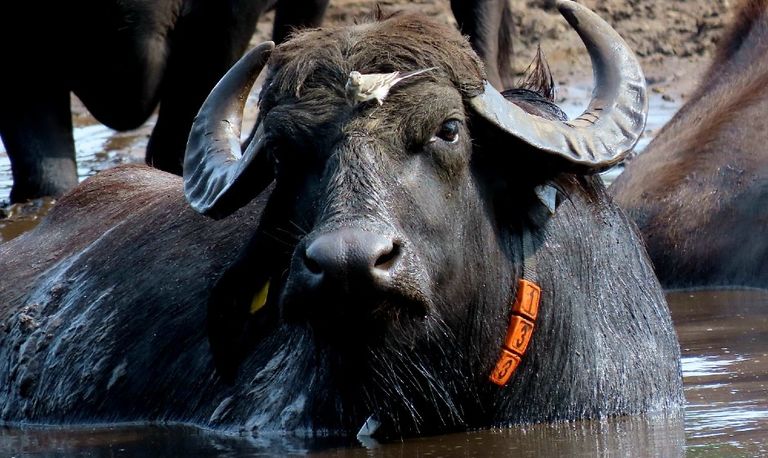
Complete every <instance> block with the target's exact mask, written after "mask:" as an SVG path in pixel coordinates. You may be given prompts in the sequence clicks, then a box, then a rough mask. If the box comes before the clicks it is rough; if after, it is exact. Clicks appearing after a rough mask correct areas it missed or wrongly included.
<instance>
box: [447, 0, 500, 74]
mask: <svg viewBox="0 0 768 458" xmlns="http://www.w3.org/2000/svg"><path fill="white" fill-rule="evenodd" d="M451 9H452V10H453V15H454V17H455V18H456V22H457V23H458V25H459V29H460V30H461V32H462V33H463V34H465V35H469V39H470V42H471V43H472V47H473V48H474V49H475V52H477V54H478V55H479V56H480V58H481V59H482V60H483V62H484V63H485V70H486V72H487V74H488V80H489V81H490V82H491V84H493V85H494V86H496V88H497V89H506V88H510V87H512V85H513V84H514V80H513V78H512V69H511V67H510V58H511V55H512V32H513V23H512V11H511V9H510V7H509V0H451Z"/></svg>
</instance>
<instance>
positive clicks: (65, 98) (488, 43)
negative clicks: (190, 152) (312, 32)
mask: <svg viewBox="0 0 768 458" xmlns="http://www.w3.org/2000/svg"><path fill="white" fill-rule="evenodd" d="M327 4H328V0H294V1H276V0H223V1H209V0H157V1H146V0H130V1H124V2H115V1H113V0H109V1H100V0H78V1H75V2H53V3H51V4H46V5H44V6H40V5H37V4H35V3H29V2H4V3H3V5H2V6H0V21H2V22H0V34H2V35H0V59H1V62H2V63H3V68H4V70H3V71H2V72H1V73H0V91H1V92H0V96H1V97H2V104H0V136H2V140H3V143H4V145H5V148H6V150H7V152H8V156H9V157H10V160H11V166H12V172H13V188H12V189H11V195H10V198H11V202H12V203H13V202H22V201H25V200H28V199H32V198H37V197H42V196H60V195H61V194H63V193H64V192H66V191H67V190H69V189H71V188H72V187H73V186H74V185H75V184H77V165H76V162H75V146H74V140H73V137H72V119H71V114H70V92H72V93H74V94H75V95H77V97H78V98H79V99H80V100H81V101H82V102H83V103H84V105H85V106H86V107H87V109H88V110H89V111H90V112H91V113H92V114H93V115H94V117H95V118H96V119H97V120H98V121H100V122H102V123H104V124H106V125H107V126H108V127H110V128H113V129H117V130H128V129H134V128H137V127H139V126H140V125H141V124H143V123H144V122H145V121H147V119H148V118H149V116H150V115H151V114H152V112H153V111H154V110H155V109H156V108H157V106H158V104H160V110H159V113H158V117H157V122H156V124H155V126H154V128H153V130H152V135H151V137H150V139H149V143H148V145H147V150H146V162H147V163H148V164H150V165H152V166H154V167H157V168H159V169H161V170H165V171H168V172H171V173H175V174H181V163H182V159H183V154H184V146H185V144H186V140H187V136H188V134H189V127H190V125H191V124H192V119H193V117H194V115H195V113H197V110H198V109H199V108H200V105H201V104H202V102H203V100H204V98H205V96H206V95H207V94H208V92H209V91H210V90H211V88H212V87H213V85H214V84H215V83H216V81H218V79H219V78H220V77H221V76H222V75H223V74H224V72H225V71H226V70H227V69H228V68H229V67H230V66H231V65H232V64H233V63H234V62H235V61H236V60H237V59H238V58H239V57H240V56H241V55H242V53H243V52H244V51H245V49H246V47H247V46H248V43H249V40H250V39H251V37H252V36H253V33H254V29H255V27H256V22H257V20H258V18H259V16H260V15H261V14H262V13H263V12H264V11H266V10H267V9H269V8H272V7H275V8H276V14H275V24H274V33H273V35H274V39H275V40H276V41H278V42H280V41H282V40H284V39H285V37H286V36H287V34H288V33H289V32H290V31H291V30H293V29H294V28H299V27H306V26H316V25H319V24H320V22H321V20H322V17H323V13H324V11H325V8H326V6H327ZM453 6H454V11H455V12H456V18H457V20H458V22H459V24H460V25H461V26H462V29H463V30H465V32H466V33H468V34H470V35H471V36H472V37H473V44H475V45H476V46H477V49H479V50H480V51H481V53H482V56H484V57H487V59H488V62H489V66H488V67H489V70H490V74H491V76H492V78H493V79H492V81H493V82H494V83H499V84H500V83H501V76H504V77H505V82H509V81H510V78H509V72H510V69H509V68H510V67H509V56H510V53H511V27H512V25H511V13H510V10H509V6H508V4H507V2H506V1H501V0H473V1H467V2H464V1H462V2H454V4H453ZM497 62H498V63H499V64H500V68H501V69H502V70H501V73H499V71H498V70H497V69H496V68H497ZM500 75H501V76H500Z"/></svg>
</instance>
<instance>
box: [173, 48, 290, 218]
mask: <svg viewBox="0 0 768 458" xmlns="http://www.w3.org/2000/svg"><path fill="white" fill-rule="evenodd" d="M274 47H275V44H274V43H273V42H271V41H267V42H264V43H262V44H260V45H259V46H257V47H256V48H254V49H253V50H251V51H250V52H248V53H247V54H246V55H245V56H243V57H242V58H241V59H240V60H239V61H238V62H237V63H236V64H235V65H234V66H232V68H230V69H229V71H228V72H227V73H226V74H225V75H224V77H222V78H221V80H220V81H219V82H218V84H216V86H215V87H214V88H213V90H212V91H211V93H210V94H209V95H208V98H207V99H205V102H204V103H203V106H202V107H201V108H200V111H199V112H198V114H197V116H196V117H195V121H194V122H193V123H192V129H191V131H190V133H189V140H188V141H187V150H186V152H185V154H184V194H185V195H186V197H187V201H188V202H189V204H190V205H191V206H192V208H193V209H194V210H195V211H197V212H198V213H202V214H205V215H208V216H213V217H223V216H226V215H228V214H230V213H232V212H233V211H235V210H237V209H238V208H240V207H242V206H243V205H245V204H246V203H248V201H250V200H251V199H252V198H253V197H255V196H256V195H257V194H258V193H260V192H261V191H263V190H264V188H266V187H267V186H268V185H269V183H271V181H272V178H273V176H272V173H273V169H272V167H271V166H270V165H269V164H268V159H267V158H266V157H265V156H266V154H264V153H263V152H262V145H263V143H264V139H263V137H264V135H263V130H262V126H259V127H258V129H257V131H256V133H255V134H254V135H253V139H252V140H251V142H250V144H249V145H248V147H247V148H246V150H245V154H243V153H242V149H241V147H240V127H241V125H242V116H243V108H244V107H245V101H246V99H247V98H248V93H249V92H250V90H251V87H252V86H253V84H254V82H255V81H256V78H258V77H259V74H260V73H261V70H262V69H263V68H264V65H265V64H266V62H267V60H268V59H269V56H270V54H271V53H272V50H273V49H274Z"/></svg>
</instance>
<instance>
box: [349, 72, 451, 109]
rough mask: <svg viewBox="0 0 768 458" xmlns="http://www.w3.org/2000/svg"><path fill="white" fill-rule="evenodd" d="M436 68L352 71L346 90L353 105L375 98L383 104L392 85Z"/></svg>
mask: <svg viewBox="0 0 768 458" xmlns="http://www.w3.org/2000/svg"><path fill="white" fill-rule="evenodd" d="M436 68H437V67H430V68H425V69H422V70H414V71H410V72H404V73H403V72H392V73H370V74H367V75H364V74H362V73H360V72H358V71H351V72H349V79H347V84H346V86H345V87H344V90H345V91H346V94H347V99H348V100H349V102H350V103H351V104H352V105H356V104H358V103H361V102H366V101H368V100H373V99H376V101H377V102H379V105H381V104H382V103H384V99H385V98H386V97H387V94H389V90H390V89H392V86H394V85H395V84H397V83H399V82H400V81H402V80H404V79H406V78H410V77H412V76H416V75H419V74H421V73H424V72H428V71H430V70H434V69H436Z"/></svg>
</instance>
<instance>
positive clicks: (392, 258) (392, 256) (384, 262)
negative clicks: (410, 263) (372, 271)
mask: <svg viewBox="0 0 768 458" xmlns="http://www.w3.org/2000/svg"><path fill="white" fill-rule="evenodd" d="M400 252H401V248H400V244H399V243H398V242H392V248H391V249H390V250H389V251H387V252H386V253H382V254H381V255H380V256H379V257H378V258H377V259H376V261H375V263H374V265H373V266H374V267H375V268H376V269H380V270H390V269H391V268H392V267H393V266H394V265H395V263H396V262H397V258H399V257H400Z"/></svg>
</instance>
